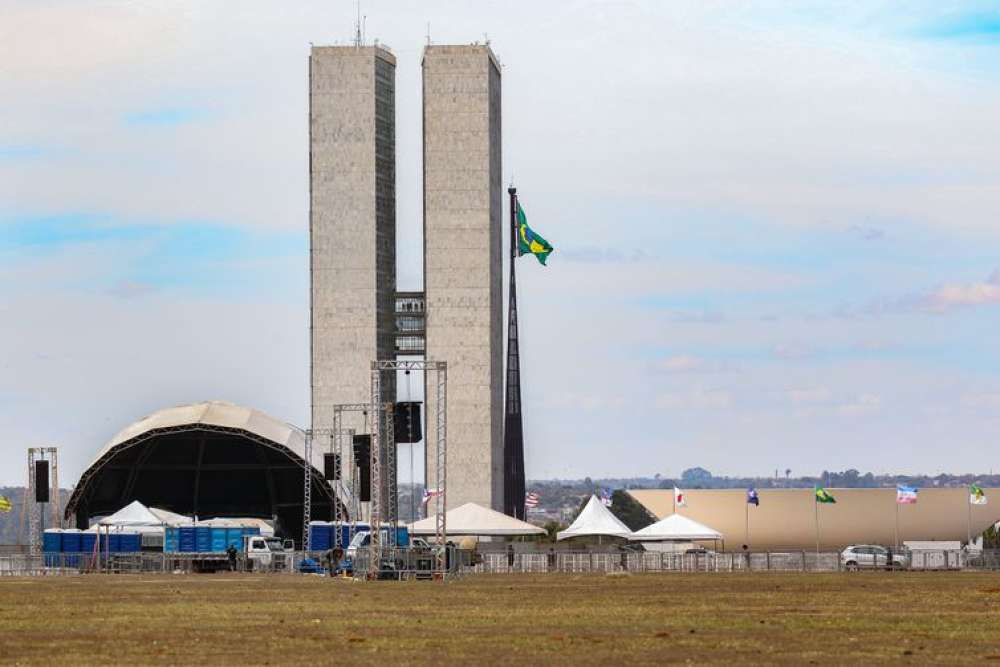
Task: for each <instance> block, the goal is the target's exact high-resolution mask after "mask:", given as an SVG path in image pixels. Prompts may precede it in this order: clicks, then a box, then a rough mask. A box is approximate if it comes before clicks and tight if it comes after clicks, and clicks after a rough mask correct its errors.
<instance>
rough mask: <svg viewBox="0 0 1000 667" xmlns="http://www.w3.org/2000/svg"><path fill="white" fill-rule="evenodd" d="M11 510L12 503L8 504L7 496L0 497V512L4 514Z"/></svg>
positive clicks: (12, 507)
mask: <svg viewBox="0 0 1000 667" xmlns="http://www.w3.org/2000/svg"><path fill="white" fill-rule="evenodd" d="M12 509H14V503H12V502H10V498H8V497H7V496H0V512H3V513H4V514H6V513H7V512H9V511H11V510H12Z"/></svg>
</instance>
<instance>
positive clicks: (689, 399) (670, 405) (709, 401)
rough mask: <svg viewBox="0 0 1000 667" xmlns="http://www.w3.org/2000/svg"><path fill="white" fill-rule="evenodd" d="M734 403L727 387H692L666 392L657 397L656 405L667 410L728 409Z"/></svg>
mask: <svg viewBox="0 0 1000 667" xmlns="http://www.w3.org/2000/svg"><path fill="white" fill-rule="evenodd" d="M731 405H732V396H731V395H730V393H729V391H727V390H725V389H704V388H698V389H691V390H686V391H677V392H664V393H662V394H660V395H659V396H657V397H656V406H657V407H658V408H662V409H665V410H682V409H695V410H709V411H718V410H727V409H729V408H730V407H731Z"/></svg>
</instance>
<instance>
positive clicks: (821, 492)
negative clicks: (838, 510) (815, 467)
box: [816, 486, 837, 503]
mask: <svg viewBox="0 0 1000 667" xmlns="http://www.w3.org/2000/svg"><path fill="white" fill-rule="evenodd" d="M816 502H818V503H836V502H837V499H836V498H834V497H833V496H832V495H830V492H829V491H827V490H826V489H824V488H823V487H822V486H817V487H816Z"/></svg>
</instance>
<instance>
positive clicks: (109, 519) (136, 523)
mask: <svg viewBox="0 0 1000 667" xmlns="http://www.w3.org/2000/svg"><path fill="white" fill-rule="evenodd" d="M163 523H164V522H163V520H162V519H161V518H159V517H158V516H156V515H155V514H153V513H152V512H151V511H149V508H148V507H146V506H145V505H143V504H142V503H140V502H139V501H138V500H133V501H132V502H131V503H129V504H128V505H126V506H125V507H123V508H121V509H120V510H118V511H117V512H115V513H114V514H112V515H111V516H106V517H104V518H103V519H101V520H100V521H99V522H98V525H99V526H110V527H112V528H119V529H121V528H128V529H143V528H155V529H160V530H162V528H163Z"/></svg>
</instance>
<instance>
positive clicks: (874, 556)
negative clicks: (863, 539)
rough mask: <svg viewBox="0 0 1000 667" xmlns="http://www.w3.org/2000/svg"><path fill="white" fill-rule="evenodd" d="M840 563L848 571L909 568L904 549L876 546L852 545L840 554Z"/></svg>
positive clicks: (907, 554) (908, 559)
mask: <svg viewBox="0 0 1000 667" xmlns="http://www.w3.org/2000/svg"><path fill="white" fill-rule="evenodd" d="M890 554H891V557H890ZM890 558H891V560H890ZM840 562H841V564H842V565H843V566H844V569H845V570H849V571H855V570H876V569H883V568H884V569H886V570H905V569H906V568H908V567H909V566H910V556H909V553H908V552H907V551H906V550H905V549H899V550H896V549H887V548H886V547H883V546H880V545H878V544H854V545H851V546H849V547H847V548H846V549H844V550H843V551H842V552H840Z"/></svg>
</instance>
